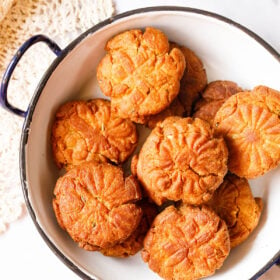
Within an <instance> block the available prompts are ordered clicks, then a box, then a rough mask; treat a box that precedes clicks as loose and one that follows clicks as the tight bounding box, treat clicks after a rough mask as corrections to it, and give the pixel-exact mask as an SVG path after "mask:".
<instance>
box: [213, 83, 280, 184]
mask: <svg viewBox="0 0 280 280" xmlns="http://www.w3.org/2000/svg"><path fill="white" fill-rule="evenodd" d="M214 128H215V133H216V134H217V135H219V136H223V137H224V139H225V141H226V143H227V146H228V149H229V165H228V166H229V171H231V172H232V173H234V174H236V175H237V176H239V177H245V178H248V179H250V178H255V177H258V176H261V175H263V174H264V173H266V172H267V171H269V170H271V169H273V168H275V167H276V166H277V165H278V164H279V163H280V92H279V91H276V90H274V89H271V88H268V87H265V86H258V87H255V88H254V89H253V90H252V91H247V92H241V93H238V94H236V95H233V96H232V97H230V98H229V99H228V100H227V101H226V102H225V103H224V104H223V105H222V107H221V108H220V109H219V110H218V112H217V114H216V116H215V119H214Z"/></svg>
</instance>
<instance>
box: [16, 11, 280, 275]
mask: <svg viewBox="0 0 280 280" xmlns="http://www.w3.org/2000/svg"><path fill="white" fill-rule="evenodd" d="M150 12H186V13H192V14H199V15H202V16H205V17H210V18H214V19H217V20H219V21H222V22H224V23H226V24H229V25H231V26H234V27H235V28H237V29H239V30H241V31H243V32H244V33H246V34H247V35H249V36H250V37H251V38H253V39H254V40H255V41H257V43H259V44H260V45H262V46H263V47H264V48H265V49H266V50H267V51H268V52H269V53H270V54H271V55H272V56H273V57H274V58H275V59H276V60H278V61H279V63H280V54H279V53H278V52H277V51H276V50H275V49H274V48H273V47H272V46H270V45H269V44H268V43H267V42H265V41H264V40H263V39H262V38H261V37H259V36H258V35H257V34H255V33H254V32H252V31H251V30H249V29H247V28H246V27H244V26H242V25H241V24H239V23H237V22H234V21H233V20H231V19H229V18H226V17H224V16H221V15H219V14H216V13H212V12H208V11H205V10H201V9H196V8H189V7H181V6H158V7H145V8H140V9H135V10H130V11H127V12H124V13H121V14H118V15H115V16H113V17H110V18H108V19H106V20H104V21H102V22H100V23H98V24H96V25H95V26H93V27H92V28H90V29H88V30H87V31H85V32H84V33H82V34H81V35H80V36H78V37H77V38H76V39H75V40H73V41H72V42H71V43H70V44H69V45H68V46H67V47H66V48H65V49H63V50H62V52H61V55H60V56H59V57H57V58H56V59H55V60H54V62H53V63H52V64H51V65H50V67H49V68H48V70H47V71H46V72H45V74H44V76H43V78H42V79H41V81H40V82H39V84H38V86H37V88H36V90H35V92H34V95H33V97H32V99H31V101H30V104H29V107H28V113H27V116H26V118H25V121H24V124H23V128H22V134H21V140H20V155H19V165H20V178H21V185H22V190H23V195H24V199H25V203H26V206H27V209H28V212H29V214H30V216H31V218H32V220H33V222H34V224H35V226H36V228H37V230H38V232H39V233H40V235H41V236H42V238H43V239H44V241H45V242H46V243H47V245H48V246H49V248H50V249H51V250H52V251H53V252H54V254H55V255H56V256H57V257H58V258H59V259H60V260H61V261H62V262H64V264H66V265H67V266H68V267H69V268H70V269H71V270H72V271H73V272H75V273H76V274H77V275H78V276H80V277H81V278H82V279H86V280H95V279H96V278H92V277H90V276H89V275H88V274H86V273H85V272H84V271H82V270H81V269H80V268H79V267H78V266H77V265H75V264H74V263H73V262H72V261H71V260H70V259H68V258H67V257H66V256H64V255H63V253H62V252H61V251H60V250H59V249H58V248H57V247H56V245H55V244H54V243H53V242H52V241H51V240H50V239H49V238H48V236H47V235H46V233H45V232H44V230H43V229H42V227H41V226H40V224H39V222H38V221H37V217H36V214H35V212H34V210H33V208H32V205H31V202H30V200H29V190H28V184H27V176H26V162H25V158H26V154H25V146H26V145H27V142H28V135H29V128H30V125H31V122H32V116H33V112H34V110H35V107H36V104H37V102H38V100H39V98H40V95H41V93H42V91H43V89H44V87H45V85H46V83H47V81H48V80H49V78H50V76H51V75H52V73H53V72H54V70H55V69H56V67H57V66H58V65H59V63H60V62H61V61H62V60H63V59H64V58H65V56H66V55H67V54H68V53H69V52H70V51H71V50H72V49H74V48H75V47H76V46H77V45H78V44H79V43H80V42H81V41H82V40H83V39H85V38H86V37H87V36H88V35H90V34H93V33H95V32H96V31H98V30H99V29H101V28H103V27H105V26H107V25H109V24H111V23H114V22H116V21H118V20H120V19H123V18H126V17H129V16H133V15H136V14H143V13H150ZM279 258H280V250H279V251H278V253H277V254H276V255H275V256H274V257H273V258H272V259H271V260H269V262H268V263H267V264H266V265H265V266H264V267H262V268H261V269H260V270H259V271H258V272H256V273H255V274H254V275H253V276H252V277H251V278H250V279H249V280H255V279H258V278H259V277H260V276H261V275H262V274H263V273H265V272H266V271H267V270H268V269H269V268H270V267H271V266H273V265H274V264H275V263H276V262H277V261H278V260H279Z"/></svg>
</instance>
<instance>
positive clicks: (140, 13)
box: [2, 7, 280, 280]
mask: <svg viewBox="0 0 280 280" xmlns="http://www.w3.org/2000/svg"><path fill="white" fill-rule="evenodd" d="M147 26H153V27H156V28H159V29H161V30H163V31H164V32H165V33H166V35H167V36H168V38H169V39H170V40H171V41H175V42H177V43H179V44H181V45H185V46H188V47H189V48H191V49H192V50H193V51H194V52H196V54H197V55H198V56H199V57H200V58H201V60H202V61H203V64H204V66H205V69H206V72H207V77H208V82H210V81H213V80H232V81H234V82H236V83H238V85H239V86H241V87H243V88H246V89H250V88H253V87H254V86H256V85H260V84H263V85H267V86H269V87H272V88H275V89H278V90H280V57H279V54H278V53H277V52H276V51H274V50H273V49H272V48H271V47H270V46H269V45H268V44H267V43H265V42H264V41H263V40H262V39H261V38H259V37H258V36H257V35H255V34H254V33H252V32H251V31H249V30H247V29H246V28H244V27H242V26H240V25H239V24H237V23H235V22H232V21H231V20H229V19H226V18H224V17H221V16H219V15H216V14H213V13H209V12H205V11H201V10H196V9H190V8H183V7H156V8H144V9H139V10H134V11H129V12H127V13H124V14H121V15H117V16H115V17H113V18H110V19H108V20H106V21H104V22H102V23H100V24H98V25H96V26H94V27H93V28H92V29H90V30H88V31H87V32H86V33H84V34H82V35H81V36H80V37H79V38H77V39H76V40H75V41H74V42H72V43H71V44H70V45H69V46H68V47H67V48H66V49H64V50H60V49H59V48H58V47H56V46H55V45H52V44H51V42H50V41H48V40H47V43H48V45H49V46H50V47H51V49H52V50H54V51H55V52H56V53H57V55H58V57H57V59H56V60H55V61H54V63H53V64H52V65H51V66H50V68H49V69H48V71H47V72H46V73H45V75H44V77H43V79H42V80H41V82H40V84H39V85H38V88H37V90H36V92H35V93H34V96H33V99H32V100H31V102H30V106H29V108H28V110H27V111H26V112H18V111H16V108H13V106H12V105H9V104H8V103H7V102H6V103H5V102H2V103H3V104H4V106H6V107H7V109H9V110H11V111H13V112H15V113H18V114H21V115H22V116H24V117H25V123H24V127H23V132H22V138H21V147H20V164H21V178H22V185H23V191H24V195H25V199H26V204H27V207H28V210H29V213H30V215H31V217H32V219H33V221H34V223H35V225H36V227H37V229H38V230H39V232H40V233H41V235H42V237H43V239H44V240H45V241H46V243H47V244H48V246H49V247H50V248H51V249H52V250H53V251H54V253H55V254H56V255H58V257H59V258H60V259H61V260H62V261H63V262H64V263H65V264H66V265H67V266H69V268H71V269H72V270H73V271H75V272H76V273H77V274H78V275H80V276H81V278H83V279H104V280H107V279H114V280H118V279H120V280H131V279H134V280H137V279H144V280H148V279H149V280H152V279H159V277H158V276H157V275H156V274H154V273H153V272H152V271H151V270H150V269H149V268H148V266H147V264H145V263H144V262H143V261H142V260H141V256H140V254H139V253H138V254H137V255H135V256H133V257H129V258H126V259H118V258H110V257H105V256H103V255H101V254H100V253H98V252H88V251H85V250H83V249H80V248H79V247H78V246H77V244H76V243H74V242H73V241H72V240H71V238H70V237H69V236H68V234H67V233H66V232H65V231H63V230H62V229H61V228H60V227H59V226H58V223H57V221H56V218H55V215H54V212H53V210H52V198H53V188H54V185H55V182H56V179H57V178H58V176H59V171H58V170H57V168H56V167H55V165H54V163H53V159H52V152H51V144H50V133H51V126H52V122H53V120H54V115H55V112H56V110H57V109H58V107H59V106H60V105H61V104H63V103H64V102H66V101H70V100H74V99H90V98H96V97H103V98H104V96H103V95H102V93H101V91H100V89H99V87H98V84H97V80H96V67H97V65H98V63H99V61H100V59H101V57H102V56H103V55H104V54H105V51H104V46H105V44H106V42H107V40H108V39H110V38H111V37H112V36H113V35H115V34H117V33H119V32H122V31H124V30H128V29H132V28H145V27H147ZM14 62H15V61H14ZM250 184H251V187H252V190H253V193H254V195H255V196H261V197H262V198H263V200H264V209H263V213H262V217H261V220H260V223H259V225H258V227H257V229H256V230H255V231H254V232H253V233H252V234H251V236H250V237H249V238H248V239H247V240H246V241H245V242H244V243H243V244H241V245H240V246H238V247H237V248H235V249H233V250H232V251H231V253H230V256H229V257H228V258H227V260H226V261H225V263H224V265H223V267H222V268H221V269H220V270H219V271H217V272H216V274H215V275H213V276H212V277H211V278H210V279H227V280H229V279H250V278H252V279H256V278H257V277H258V276H259V275H261V273H262V272H263V271H265V270H266V269H268V268H269V267H270V266H271V265H272V264H273V263H274V262H275V261H276V259H277V258H278V257H279V255H280V253H279V249H280V238H279V237H280V222H279V213H280V187H279V185H280V169H279V168H277V169H275V170H272V171H271V172H269V173H267V174H266V175H264V176H262V177H260V178H258V179H255V180H251V181H250Z"/></svg>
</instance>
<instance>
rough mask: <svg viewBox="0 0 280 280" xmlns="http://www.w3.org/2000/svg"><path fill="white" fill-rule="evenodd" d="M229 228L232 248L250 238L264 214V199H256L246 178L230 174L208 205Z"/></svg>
mask: <svg viewBox="0 0 280 280" xmlns="http://www.w3.org/2000/svg"><path fill="white" fill-rule="evenodd" d="M207 205H208V206H210V207H211V208H212V209H213V210H214V211H215V212H216V213H217V214H218V215H219V216H220V217H221V219H223V220H224V221H225V222H226V224H227V227H228V230H229V236H230V245H231V248H233V247H236V246H237V245H239V244H240V243H242V242H243V241H244V240H246V239H247V238H248V236H249V235H250V234H251V232H252V231H253V230H254V229H255V228H256V226H257V225H258V223H259V219H260V216H261V212H262V208H263V207H262V199H261V198H260V197H258V198H254V197H253V194H252V192H251V189H250V186H249V183H248V181H247V179H245V178H239V177H237V176H236V175H233V174H228V175H227V176H226V177H225V180H224V182H223V183H222V185H221V186H220V187H219V188H218V189H217V190H216V191H215V193H214V195H213V197H212V199H211V200H210V201H209V202H208V203H207Z"/></svg>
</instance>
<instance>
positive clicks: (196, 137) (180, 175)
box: [131, 117, 228, 205]
mask: <svg viewBox="0 0 280 280" xmlns="http://www.w3.org/2000/svg"><path fill="white" fill-rule="evenodd" d="M227 158H228V151H227V147H226V144H225V142H224V140H223V138H216V137H214V136H213V132H212V129H211V127H210V125H209V124H208V123H207V122H205V121H203V120H200V119H198V118H197V119H192V118H180V117H169V118H167V119H165V120H164V121H163V122H161V123H159V124H158V125H157V126H156V127H155V128H154V129H153V130H152V132H151V134H150V135H149V136H148V137H147V139H146V141H145V143H144V144H143V146H142V148H141V150H140V153H139V156H138V159H137V157H134V159H133V160H132V165H131V169H132V173H133V174H137V178H138V179H139V181H140V182H141V184H142V186H143V187H144V189H145V191H146V193H147V194H148V196H149V197H150V198H151V199H152V200H153V201H154V202H155V203H156V204H158V205H161V204H163V203H164V202H165V201H166V200H173V201H178V200H182V201H183V202H185V203H189V204H202V203H204V202H206V201H207V200H209V199H210V198H211V196H212V194H213V192H214V191H215V189H216V188H217V187H218V186H219V185H220V184H221V183H222V181H223V177H224V175H225V174H226V173H227Z"/></svg>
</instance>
